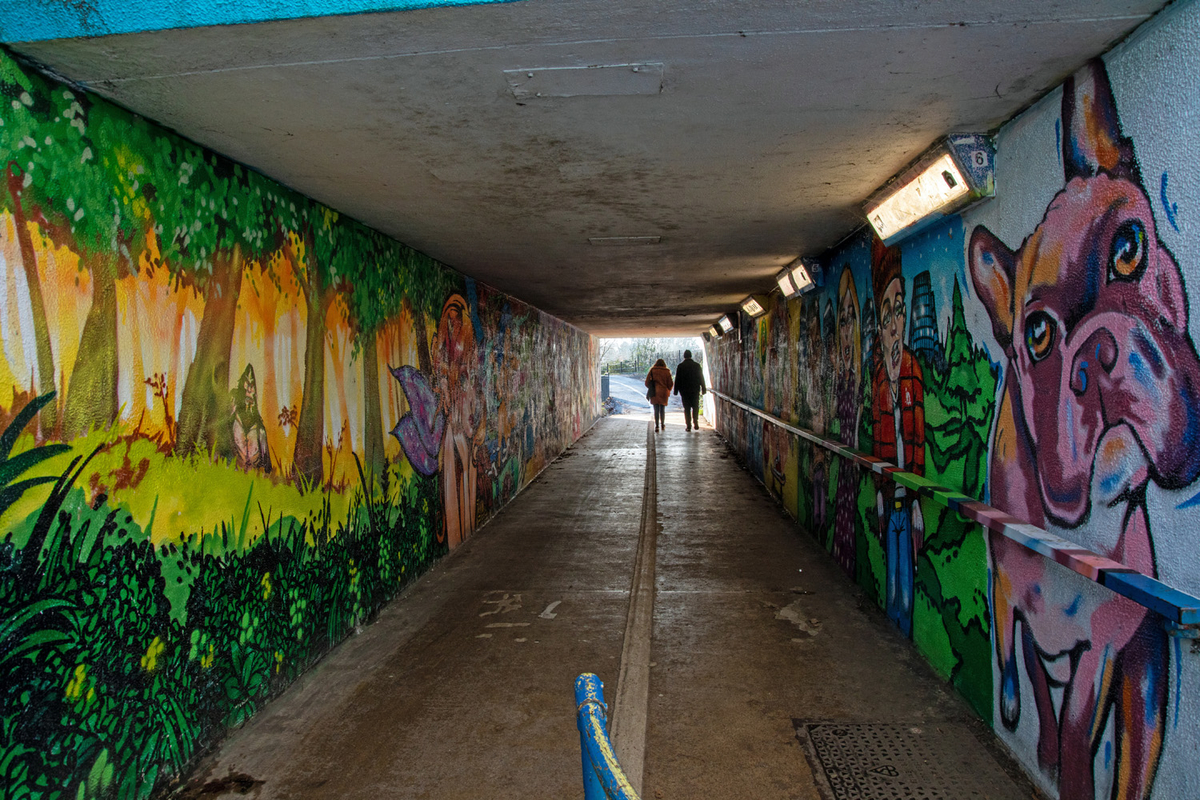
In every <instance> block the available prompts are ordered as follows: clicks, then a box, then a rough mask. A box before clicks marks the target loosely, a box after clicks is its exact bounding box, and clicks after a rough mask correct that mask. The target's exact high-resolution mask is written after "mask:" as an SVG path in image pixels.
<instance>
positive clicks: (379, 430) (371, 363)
mask: <svg viewBox="0 0 1200 800" xmlns="http://www.w3.org/2000/svg"><path fill="white" fill-rule="evenodd" d="M362 357H363V359H365V360H364V361H363V384H364V386H365V387H366V388H365V389H364V390H363V393H364V394H365V395H366V397H365V400H366V406H365V408H366V426H367V432H366V438H365V439H364V441H363V447H364V449H365V450H366V456H367V458H366V465H367V469H369V470H370V476H371V477H372V478H373V479H378V477H379V476H380V475H382V474H383V470H384V468H385V466H386V460H385V459H384V455H383V406H382V403H381V401H380V398H379V347H378V343H377V341H376V334H375V332H374V331H367V332H366V333H364V334H363V354H362Z"/></svg>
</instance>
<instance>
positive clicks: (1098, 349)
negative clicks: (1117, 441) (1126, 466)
mask: <svg viewBox="0 0 1200 800" xmlns="http://www.w3.org/2000/svg"><path fill="white" fill-rule="evenodd" d="M971 259H972V269H973V270H975V271H976V272H977V273H978V274H979V275H980V278H981V280H984V279H988V278H989V276H996V275H999V276H1002V282H998V283H994V284H992V285H990V286H988V285H986V284H985V287H986V289H987V292H988V297H986V298H985V300H986V302H988V303H989V304H995V303H997V301H999V300H1000V297H999V296H996V297H992V296H991V295H992V293H993V292H994V291H995V290H996V289H1000V290H1002V291H1003V292H1005V293H1011V296H1012V297H1013V298H1014V300H1015V303H1014V306H1015V309H1014V310H1015V314H1014V313H1013V312H1008V311H1007V309H1001V308H999V307H993V308H991V309H990V311H991V313H992V314H993V315H994V316H993V319H994V320H999V324H998V325H996V327H997V332H998V333H1000V334H1003V335H1004V338H1005V339H1006V340H1007V345H1008V350H1009V352H1010V354H1011V356H1012V358H1013V359H1014V361H1015V366H1016V372H1015V374H1014V378H1015V379H1016V380H1017V381H1018V387H1019V392H1020V394H1019V396H1020V400H1021V406H1022V411H1023V413H1024V416H1025V419H1026V424H1027V425H1028V426H1029V433H1030V437H1031V439H1032V440H1033V442H1036V443H1037V451H1038V462H1039V467H1040V469H1039V483H1040V488H1041V492H1042V501H1043V505H1044V506H1045V508H1046V510H1047V512H1049V514H1050V515H1051V517H1052V518H1054V519H1055V520H1056V521H1058V522H1060V523H1061V524H1068V525H1076V524H1079V523H1080V522H1081V521H1082V520H1083V518H1084V517H1085V515H1086V514H1087V513H1088V509H1089V508H1090V501H1091V479H1092V471H1093V462H1094V461H1095V459H1096V456H1097V452H1098V448H1099V447H1100V445H1101V442H1102V440H1103V439H1104V437H1105V436H1106V435H1108V433H1109V431H1110V429H1112V428H1113V427H1114V426H1117V425H1127V426H1129V427H1130V428H1131V429H1132V432H1133V434H1134V437H1135V440H1136V441H1137V442H1139V443H1140V444H1141V446H1142V449H1143V450H1144V453H1145V456H1146V458H1147V460H1148V461H1149V462H1150V476H1149V477H1151V478H1153V479H1154V480H1155V482H1157V483H1159V484H1160V485H1163V486H1167V487H1173V486H1183V485H1186V484H1188V483H1190V482H1191V481H1192V480H1194V479H1195V478H1196V476H1197V473H1200V455H1198V454H1197V444H1198V443H1200V360H1198V359H1197V356H1196V352H1195V350H1194V348H1193V347H1192V344H1191V342H1190V340H1189V339H1188V336H1187V311H1186V301H1185V299H1184V290H1183V283H1182V279H1181V275H1180V272H1179V267H1178V265H1177V264H1176V263H1175V260H1174V258H1172V256H1171V254H1170V253H1169V252H1168V251H1167V250H1166V248H1164V247H1163V246H1162V244H1161V243H1160V242H1159V241H1158V237H1157V233H1156V229H1155V225H1154V217H1153V215H1152V214H1151V210H1150V204H1149V201H1148V200H1147V199H1146V196H1145V194H1144V193H1143V192H1142V191H1141V189H1140V187H1139V186H1138V185H1137V184H1135V183H1133V182H1131V181H1130V180H1128V179H1126V178H1123V177H1113V176H1110V175H1096V176H1090V177H1088V178H1086V179H1085V178H1078V177H1077V178H1073V179H1072V180H1070V181H1069V182H1068V184H1067V186H1066V188H1064V189H1063V190H1062V191H1061V192H1060V193H1059V194H1058V196H1057V197H1055V199H1054V201H1053V202H1052V203H1051V204H1050V207H1049V208H1048V209H1047V210H1046V216H1045V218H1044V219H1043V220H1042V223H1041V225H1039V226H1038V228H1037V229H1036V230H1035V231H1034V232H1033V234H1032V235H1030V237H1029V239H1027V240H1026V241H1025V243H1024V244H1023V245H1022V246H1021V248H1020V249H1019V250H1017V251H1015V252H1014V251H1011V250H1009V249H1008V248H1007V247H1005V246H1004V245H1003V244H1002V243H1001V242H999V240H997V239H996V238H995V237H994V236H993V235H992V234H991V233H990V232H989V231H987V229H985V228H980V229H977V231H976V233H975V234H974V235H973V236H972V244H971ZM1006 312H1007V313H1006ZM1005 317H1007V319H1006V318H1005ZM1008 320H1011V322H1009V321H1008ZM994 324H995V323H994ZM1142 482H1143V483H1144V482H1145V478H1142Z"/></svg>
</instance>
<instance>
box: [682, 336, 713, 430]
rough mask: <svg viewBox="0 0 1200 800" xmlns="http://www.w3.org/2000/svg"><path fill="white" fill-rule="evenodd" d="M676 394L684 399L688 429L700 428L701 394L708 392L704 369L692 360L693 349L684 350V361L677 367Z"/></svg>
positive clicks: (684, 414) (684, 419) (684, 412)
mask: <svg viewBox="0 0 1200 800" xmlns="http://www.w3.org/2000/svg"><path fill="white" fill-rule="evenodd" d="M675 394H677V395H679V396H680V397H681V398H682V399H683V421H684V422H685V423H687V429H688V430H689V431H690V430H691V429H692V428H695V429H696V430H700V395H702V394H708V388H707V387H706V386H705V385H704V370H703V369H702V368H701V367H700V365H699V364H697V363H696V362H695V361H692V351H691V350H684V351H683V361H680V362H679V366H678V367H676V368H675Z"/></svg>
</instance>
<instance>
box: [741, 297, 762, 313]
mask: <svg viewBox="0 0 1200 800" xmlns="http://www.w3.org/2000/svg"><path fill="white" fill-rule="evenodd" d="M741 306H742V311H745V312H746V315H747V316H749V317H752V318H753V317H761V316H762V315H763V314H765V313H767V303H766V298H764V297H759V296H757V295H753V294H752V295H750V296H749V297H747V298H746V299H745V300H743V301H742V302H741Z"/></svg>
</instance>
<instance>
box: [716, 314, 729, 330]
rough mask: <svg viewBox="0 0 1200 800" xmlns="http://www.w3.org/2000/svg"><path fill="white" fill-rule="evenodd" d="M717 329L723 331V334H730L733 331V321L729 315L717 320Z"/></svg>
mask: <svg viewBox="0 0 1200 800" xmlns="http://www.w3.org/2000/svg"><path fill="white" fill-rule="evenodd" d="M717 327H719V328H720V329H721V333H729V332H730V331H731V330H733V320H731V319H730V318H729V315H728V314H726V315H725V316H723V317H721V318H720V319H719V320H717Z"/></svg>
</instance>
